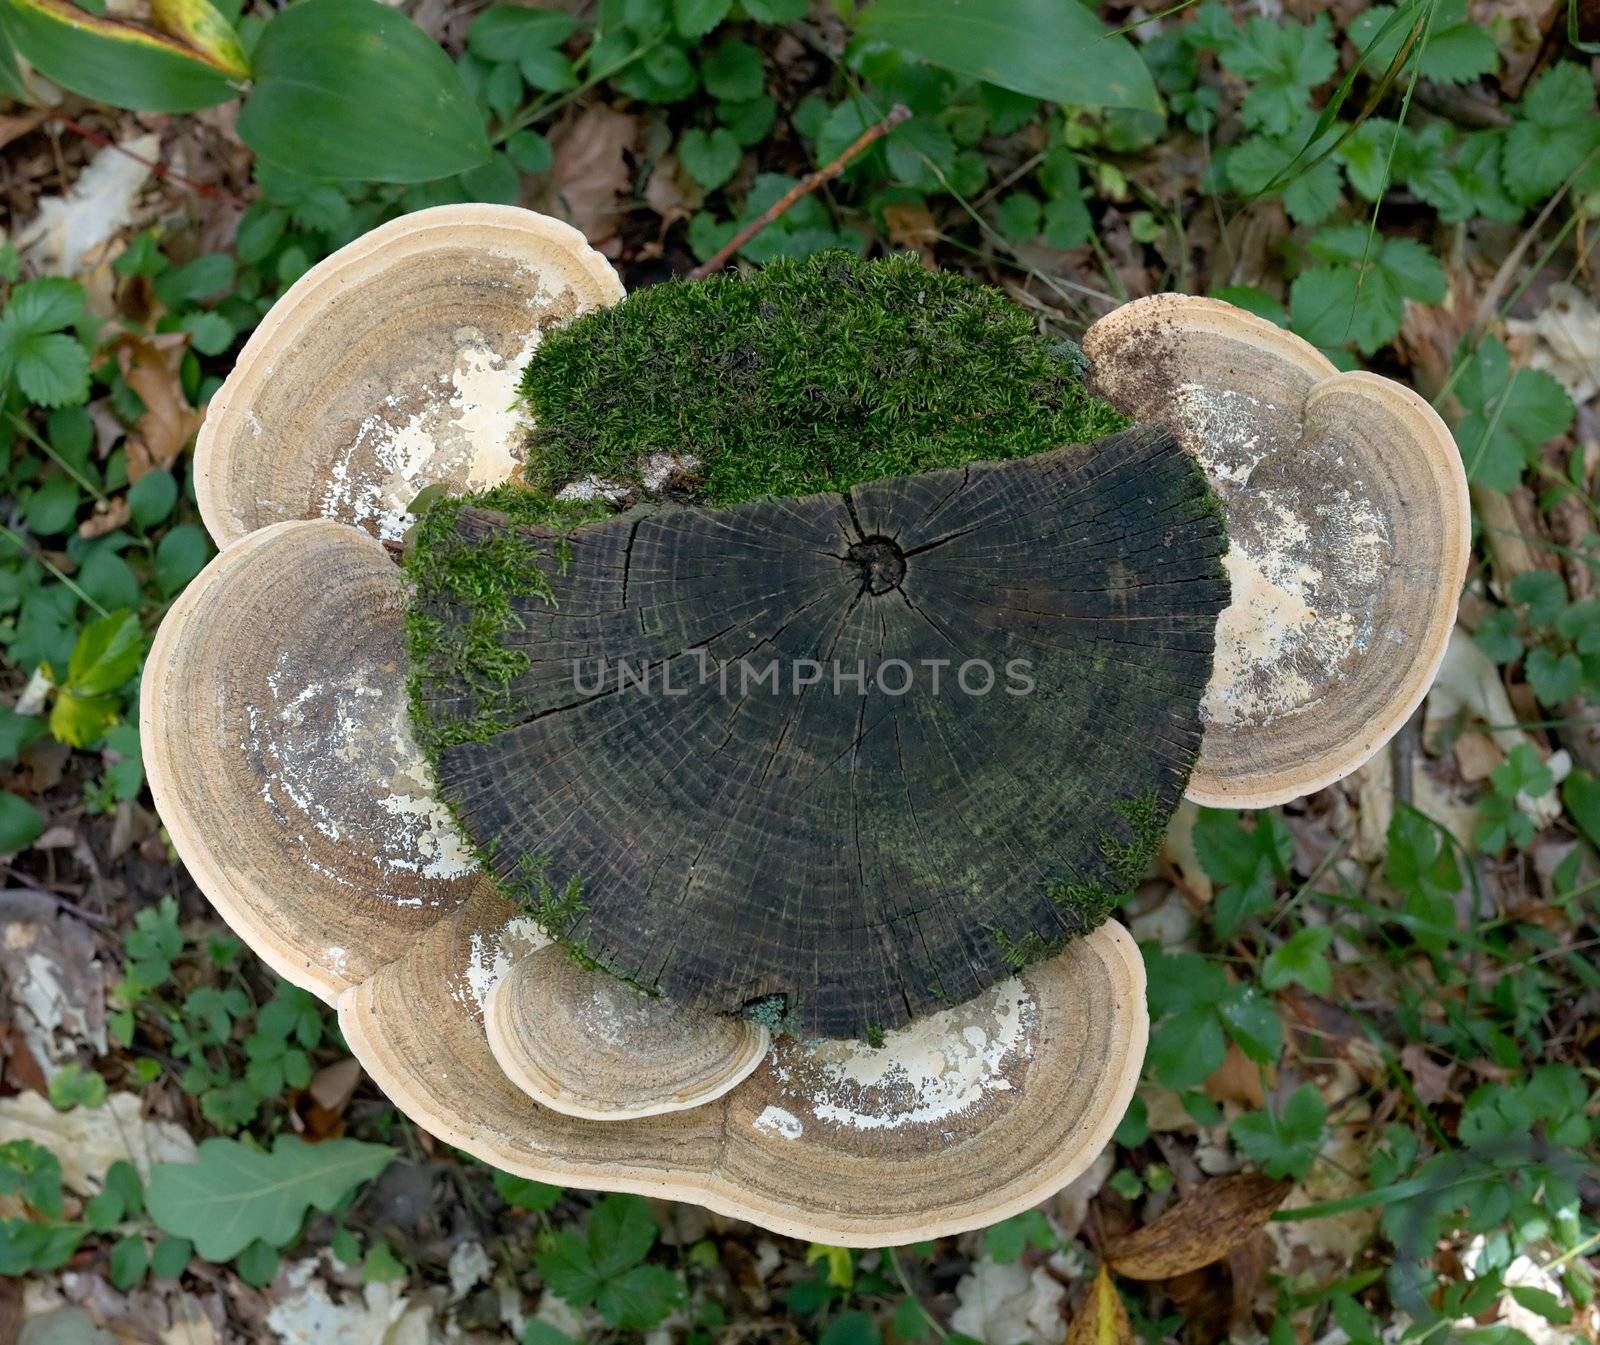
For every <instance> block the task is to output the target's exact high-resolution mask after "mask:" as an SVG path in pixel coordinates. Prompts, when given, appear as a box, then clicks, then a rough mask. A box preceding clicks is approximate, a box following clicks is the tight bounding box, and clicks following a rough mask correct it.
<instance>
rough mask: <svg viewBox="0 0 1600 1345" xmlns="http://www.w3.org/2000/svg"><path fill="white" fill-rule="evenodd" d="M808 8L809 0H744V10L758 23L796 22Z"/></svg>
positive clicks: (805, 13)
mask: <svg viewBox="0 0 1600 1345" xmlns="http://www.w3.org/2000/svg"><path fill="white" fill-rule="evenodd" d="M810 9H811V5H810V0H744V12H745V13H746V14H748V15H749V16H750V17H751V18H752V19H755V20H756V21H757V22H758V23H798V22H799V21H800V20H801V19H803V18H805V16H806V15H807V13H809V12H810Z"/></svg>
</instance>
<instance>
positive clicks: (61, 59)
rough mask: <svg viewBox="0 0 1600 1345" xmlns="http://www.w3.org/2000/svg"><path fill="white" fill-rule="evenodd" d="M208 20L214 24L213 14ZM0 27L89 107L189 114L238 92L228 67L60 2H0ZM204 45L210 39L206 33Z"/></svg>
mask: <svg viewBox="0 0 1600 1345" xmlns="http://www.w3.org/2000/svg"><path fill="white" fill-rule="evenodd" d="M179 2H180V3H187V4H190V5H193V4H197V3H204V0H179ZM208 7H209V6H208ZM213 13H215V11H213ZM216 18H217V21H218V22H219V23H220V22H222V20H221V16H220V15H217V16H216ZM0 24H3V25H4V27H5V31H6V35H7V36H8V37H10V39H11V40H12V42H14V43H15V44H16V47H17V50H18V51H20V52H21V53H22V54H23V55H24V56H25V57H27V58H28V60H29V62H30V63H31V64H32V65H34V66H35V67H36V68H37V69H38V70H39V71H40V72H41V73H42V74H44V75H45V76H47V77H48V78H50V79H52V80H54V81H55V82H56V83H57V84H59V85H61V86H62V87H63V88H67V89H71V90H72V91H73V92H74V93H79V94H82V95H83V96H84V97H85V98H92V99H94V100H95V101H96V102H102V103H110V104H112V105H113V106H116V107H128V108H136V109H139V110H141V111H146V112H193V111H194V110H196V109H197V108H202V107H211V106H212V105H213V104H216V103H225V102H227V101H228V100H229V99H230V98H233V97H236V96H237V94H238V92H239V91H238V89H237V88H236V87H235V86H234V84H233V83H231V82H230V78H237V77H238V76H239V74H240V71H239V69H237V68H235V67H234V65H232V64H227V63H223V62H220V61H218V60H217V59H216V58H215V57H213V56H212V55H210V54H209V53H208V52H206V51H203V50H200V49H198V48H195V47H190V46H187V45H186V44H185V43H183V42H181V41H179V40H178V39H177V38H175V37H170V36H168V35H167V34H165V33H158V32H154V31H152V30H150V29H148V28H141V27H139V26H138V25H137V24H132V23H126V22H123V21H122V20H120V19H110V18H105V17H102V16H101V15H98V14H91V13H89V12H88V11H87V10H84V9H79V8H78V7H77V6H76V5H73V4H69V3H67V0H0ZM226 26H227V25H226V24H223V27H226ZM211 40H213V41H216V40H218V39H217V38H216V35H215V33H214V32H213V36H212V39H211ZM235 46H237V39H235Z"/></svg>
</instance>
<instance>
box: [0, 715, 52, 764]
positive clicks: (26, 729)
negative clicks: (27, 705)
mask: <svg viewBox="0 0 1600 1345" xmlns="http://www.w3.org/2000/svg"><path fill="white" fill-rule="evenodd" d="M45 731H46V730H45V722H44V720H42V719H40V718H39V717H38V716H37V715H19V714H18V713H17V712H16V711H15V710H13V709H12V708H11V707H10V706H9V705H0V761H15V760H16V758H17V757H18V756H19V755H20V754H21V752H22V749H23V748H25V747H26V746H27V745H28V744H29V743H31V742H34V741H36V740H37V739H38V738H40V737H42V736H43V735H44V733H45Z"/></svg>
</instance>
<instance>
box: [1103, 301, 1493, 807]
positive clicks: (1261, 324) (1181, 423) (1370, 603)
mask: <svg viewBox="0 0 1600 1345" xmlns="http://www.w3.org/2000/svg"><path fill="white" fill-rule="evenodd" d="M1083 348H1084V353H1085V355H1087V357H1088V358H1089V361H1090V375H1089V376H1090V383H1091V386H1093V387H1095V389H1096V390H1097V391H1098V392H1099V393H1100V394H1101V395H1102V396H1104V397H1106V398H1107V399H1108V400H1109V401H1110V402H1111V403H1112V404H1113V405H1115V406H1116V407H1117V408H1118V409H1119V410H1121V411H1123V412H1124V413H1125V414H1128V415H1131V416H1133V417H1135V418H1136V419H1138V420H1140V421H1144V422H1147V423H1158V424H1164V425H1167V426H1169V427H1170V428H1171V429H1172V430H1173V431H1174V433H1176V434H1177V435H1178V437H1179V438H1180V439H1181V440H1182V442H1183V443H1184V444H1185V446H1186V447H1188V448H1189V449H1190V450H1191V451H1192V452H1193V453H1194V454H1195V455H1196V456H1197V457H1198V458H1199V460H1200V463H1201V465H1202V466H1203V467H1204V469H1205V471H1206V474H1207V476H1208V477H1209V478H1210V480H1211V483H1212V486H1213V488H1214V489H1215V491H1216V492H1217V496H1218V498H1219V500H1220V501H1221V504H1222V508H1223V512H1224V514H1225V515H1226V517H1227V522H1228V533H1229V538H1230V542H1231V545H1230V548H1229V551H1228V555H1227V557H1226V562H1227V567H1228V573H1229V577H1230V579H1231V581H1232V589H1233V598H1232V602H1231V603H1230V605H1229V606H1228V608H1227V610H1226V611H1224V612H1223V614H1222V616H1221V618H1220V620H1219V621H1218V625H1217V657H1216V667H1215V669H1214V671H1213V673H1212V677H1211V682H1210V684H1209V686H1208V687H1207V690H1206V695H1205V699H1204V701H1203V702H1202V705H1201V713H1202V716H1203V718H1204V720H1205V737H1204V741H1203V743H1202V746H1201V750H1200V758H1199V761H1198V762H1197V764H1196V766H1195V770H1194V776H1193V778H1192V779H1191V781H1190V784H1189V789H1188V794H1189V797H1190V798H1191V799H1194V800H1195V801H1196V802H1199V803H1203V804H1208V805H1212V806H1217V807H1237V808H1264V807H1269V806H1271V805H1274V804H1278V803H1283V802H1286V801H1287V800H1289V799H1293V798H1297V797H1299V796H1300V795H1302V794H1307V793H1310V792H1311V791H1313V790H1316V789H1320V788H1322V787H1323V786H1325V785H1328V784H1331V783H1333V782H1334V781H1336V780H1338V779H1340V778H1342V777H1343V776H1345V775H1347V774H1349V773H1350V772H1351V771H1353V770H1354V769H1356V767H1358V766H1360V765H1361V764H1362V763H1363V762H1364V761H1366V760H1367V759H1368V758H1369V757H1371V756H1372V754H1373V753H1374V752H1376V751H1377V750H1378V749H1379V748H1380V747H1381V746H1383V744H1384V743H1385V742H1387V741H1388V740H1389V738H1390V737H1392V736H1393V735H1394V733H1395V732H1396V731H1397V730H1398V729H1399V728H1400V726H1401V725H1402V724H1403V723H1405V721H1406V719H1407V718H1408V717H1409V716H1410V714H1411V713H1412V711H1413V710H1415V709H1416V707H1417V706H1418V705H1419V704H1420V703H1421V700H1422V697H1423V696H1424V694H1425V693H1426V692H1427V689H1428V687H1429V685H1430V684H1431V683H1432V680H1433V676H1434V673H1435V672H1436V671H1437V669H1438V666H1439V661H1440V659H1442V658H1443V656H1444V650H1445V645H1446V642H1447V641H1448V639H1449V635H1450V629H1451V627H1452V625H1453V624H1454V622H1455V612H1456V603H1457V599H1458V597H1459V594H1460V589H1461V585H1462V583H1463V581H1464V579H1465V575H1466V567H1467V561H1468V555H1469V551H1470V527H1471V511H1470V505H1469V502H1468V498H1467V483H1466V474H1465V472H1464V471H1463V469H1462V465H1461V457H1460V454H1459V453H1458V452H1457V451H1456V446H1455V442H1454V440H1453V439H1452V438H1451V435H1450V432H1449V430H1448V429H1447V428H1446V427H1445V425H1444V423H1443V422H1442V421H1441V420H1440V419H1439V417H1438V415H1437V414H1436V413H1435V412H1434V410H1433V408H1432V407H1430V406H1429V405H1428V403H1427V402H1425V401H1424V400H1423V399H1422V398H1421V397H1419V396H1417V394H1416V393H1414V392H1412V391H1411V390H1410V389H1409V388H1405V387H1402V386H1401V385H1400V384H1398V383H1395V382H1392V381H1391V380H1389V379H1385V378H1380V377H1378V376H1377V375H1375V374H1370V373H1339V372H1338V371H1337V370H1336V369H1335V368H1334V366H1333V365H1332V364H1331V363H1330V362H1329V361H1328V360H1327V359H1326V358H1325V357H1324V356H1323V355H1322V354H1321V353H1320V352H1319V351H1318V350H1316V349H1315V348H1314V347H1313V346H1311V345H1309V344H1308V343H1307V342H1305V341H1303V340H1301V339H1300V338H1299V337H1297V336H1294V335H1292V334H1291V333H1289V332H1286V331H1283V330H1282V329H1280V328H1279V327H1277V326H1275V325H1274V324H1273V323H1271V322H1269V321H1267V320H1266V319H1264V318H1261V317H1257V316H1256V315H1254V314H1252V313H1247V312H1245V311H1244V310H1242V309H1239V308H1235V307H1233V306H1232V305H1230V304H1225V303H1221V302H1219V301H1217V300H1214V299H1200V298H1193V297H1190V296H1186V295H1177V294H1160V295H1154V296H1152V297H1150V298H1146V299H1138V300H1135V301H1134V302H1132V303H1129V304H1124V305H1123V306H1122V307H1120V308H1117V309H1115V310H1113V311H1112V312H1111V313H1109V314H1107V315H1106V316H1105V317H1103V318H1101V319H1100V320H1099V321H1098V322H1097V323H1095V324H1094V326H1093V327H1091V328H1090V329H1089V331H1088V334H1087V335H1086V336H1085V338H1084V343H1083Z"/></svg>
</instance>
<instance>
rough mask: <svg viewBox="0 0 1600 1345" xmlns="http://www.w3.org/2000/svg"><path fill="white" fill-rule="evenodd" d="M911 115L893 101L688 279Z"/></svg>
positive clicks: (717, 263) (711, 268) (728, 254)
mask: <svg viewBox="0 0 1600 1345" xmlns="http://www.w3.org/2000/svg"><path fill="white" fill-rule="evenodd" d="M910 116H911V109H910V108H909V107H907V106H906V105H905V104H904V103H896V104H895V105H894V106H893V107H892V108H890V109H889V115H888V116H887V117H885V118H884V119H883V120H882V121H880V122H876V123H874V124H873V125H871V126H869V127H867V129H866V130H864V131H863V132H862V133H861V134H860V135H858V136H857V137H856V138H855V139H854V140H852V141H851V142H850V145H849V147H848V148H847V149H846V150H845V151H844V153H842V154H841V155H839V157H838V158H837V159H835V160H834V161H833V162H832V163H829V164H824V165H823V166H822V167H821V168H819V169H817V171H816V172H814V173H812V174H810V175H809V176H807V177H803V178H801V179H800V181H798V182H797V183H795V184H794V186H792V187H790V188H789V190H788V191H786V192H784V194H783V195H782V196H780V197H779V198H778V199H777V200H776V201H774V202H773V203H772V204H771V205H769V206H768V207H767V208H766V209H765V210H763V211H762V212H761V213H760V214H759V215H757V216H756V217H755V219H753V220H751V221H750V223H748V224H747V225H745V226H744V228H742V229H740V230H739V232H738V233H736V234H734V236H733V237H732V238H730V239H729V240H728V241H727V242H726V243H724V244H723V245H722V246H721V247H720V248H718V249H717V251H716V253H715V254H714V255H713V256H712V257H710V258H709V259H708V260H706V261H703V262H701V263H700V265H699V266H697V267H695V268H694V270H692V271H690V272H689V279H690V280H704V279H705V278H706V277H707V276H708V275H711V274H712V273H713V272H715V271H720V270H721V269H722V268H723V267H724V266H726V265H727V264H728V263H729V262H730V261H732V260H733V257H734V254H735V253H736V252H738V251H739V249H740V248H742V247H743V246H744V245H745V244H746V243H748V242H749V241H750V240H751V239H752V238H754V237H755V236H756V235H757V234H758V233H760V232H761V231H762V230H763V229H765V228H766V227H767V225H769V224H771V223H772V222H773V220H775V219H778V218H779V217H781V216H782V215H783V214H784V213H785V212H786V211H787V210H788V209H789V208H790V207H791V206H792V205H794V203H795V202H796V201H798V200H800V199H801V198H802V197H806V196H809V195H810V194H811V193H812V192H814V191H816V189H817V188H818V187H820V186H821V185H822V184H823V183H824V182H829V181H832V179H834V178H836V177H838V176H839V174H840V173H842V172H844V170H845V169H846V168H848V167H849V166H850V161H851V160H852V159H854V158H855V157H856V156H857V155H859V154H860V153H861V152H862V151H863V150H865V149H866V148H867V147H868V146H869V145H871V144H872V143H873V142H874V141H877V140H881V139H883V137H884V136H886V135H888V134H889V132H890V131H892V130H894V128H895V127H896V126H898V125H899V124H900V123H901V122H903V121H905V120H906V119H907V118H909V117H910Z"/></svg>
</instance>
